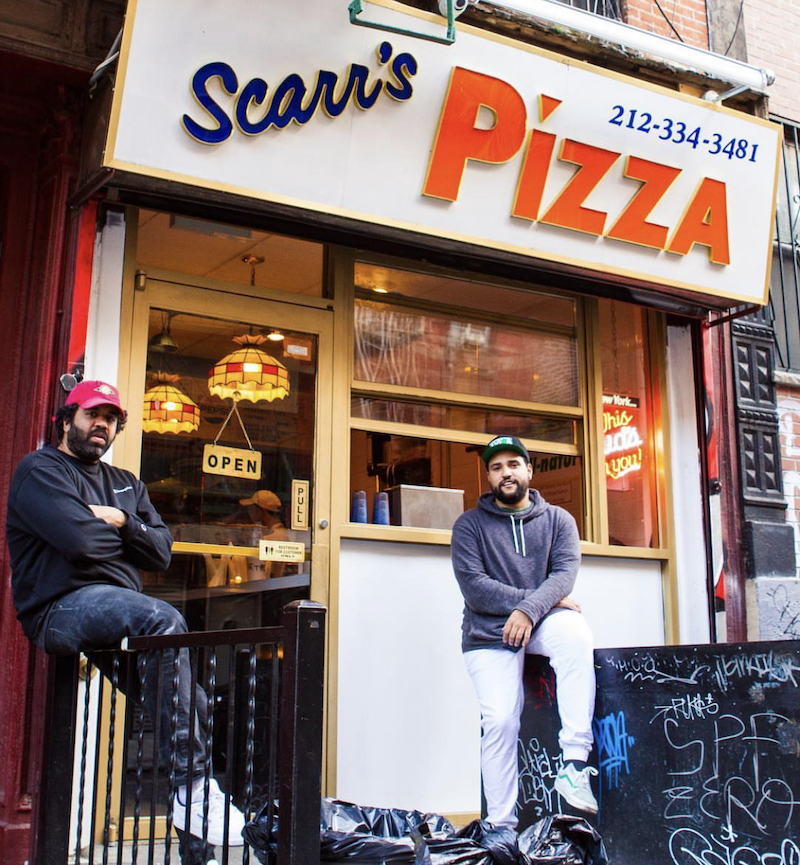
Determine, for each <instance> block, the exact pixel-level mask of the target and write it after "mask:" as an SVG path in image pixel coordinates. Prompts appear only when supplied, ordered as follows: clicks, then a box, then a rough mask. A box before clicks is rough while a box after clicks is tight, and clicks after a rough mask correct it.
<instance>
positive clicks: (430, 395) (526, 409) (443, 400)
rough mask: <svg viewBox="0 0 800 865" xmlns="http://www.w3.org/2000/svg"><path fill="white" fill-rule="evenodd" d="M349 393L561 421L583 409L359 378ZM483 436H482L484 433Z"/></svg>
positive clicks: (574, 417) (579, 414)
mask: <svg viewBox="0 0 800 865" xmlns="http://www.w3.org/2000/svg"><path fill="white" fill-rule="evenodd" d="M351 393H352V395H353V396H363V397H367V398H370V399H397V400H400V401H402V402H424V403H436V404H437V405H457V406H466V407H467V408H475V409H478V410H481V409H487V410H489V411H503V410H506V411H509V412H512V413H513V414H532V413H535V414H537V415H547V416H548V417H553V418H557V419H558V418H563V419H564V420H580V419H582V418H583V415H584V411H583V409H582V408H581V407H580V406H561V405H553V404H552V403H543V402H525V401H524V400H515V399H501V398H499V397H493V396H488V395H483V394H464V393H456V392H455V391H449V390H431V389H428V388H421V387H408V386H406V385H396V384H385V383H383V382H372V381H361V380H355V381H354V382H353V386H352V390H351ZM484 438H485V436H484Z"/></svg>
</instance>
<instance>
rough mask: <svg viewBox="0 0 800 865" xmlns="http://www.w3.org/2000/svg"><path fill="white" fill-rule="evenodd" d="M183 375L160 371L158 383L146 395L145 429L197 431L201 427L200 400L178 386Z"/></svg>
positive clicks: (146, 430)
mask: <svg viewBox="0 0 800 865" xmlns="http://www.w3.org/2000/svg"><path fill="white" fill-rule="evenodd" d="M178 381H180V376H177V375H167V374H165V373H159V374H158V376H157V377H156V383H155V384H154V385H153V387H151V388H150V390H148V391H147V392H146V393H145V395H144V406H143V409H144V412H143V416H142V430H143V431H144V432H156V433H175V434H176V435H177V434H178V433H180V432H195V431H196V430H197V428H198V427H199V426H200V409H199V408H198V407H197V403H195V401H194V400H193V399H192V398H191V397H190V396H188V395H187V394H185V393H184V392H183V391H181V390H179V389H178V388H177V387H176V382H178Z"/></svg>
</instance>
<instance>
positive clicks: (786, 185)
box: [769, 120, 800, 372]
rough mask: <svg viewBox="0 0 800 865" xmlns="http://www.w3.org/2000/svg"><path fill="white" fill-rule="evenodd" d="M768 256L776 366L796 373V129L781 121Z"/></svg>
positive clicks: (799, 279) (799, 353) (799, 202)
mask: <svg viewBox="0 0 800 865" xmlns="http://www.w3.org/2000/svg"><path fill="white" fill-rule="evenodd" d="M780 122H781V123H782V124H783V158H782V160H781V168H780V175H779V178H778V206H777V212H776V216H775V239H774V243H773V253H772V276H771V280H770V299H769V313H770V316H771V319H772V325H773V328H774V332H775V344H776V348H777V360H778V363H777V366H778V367H779V368H781V369H784V370H787V371H792V372H800V140H799V138H800V127H798V126H797V125H796V124H794V123H790V122H788V121H785V120H781V121H780Z"/></svg>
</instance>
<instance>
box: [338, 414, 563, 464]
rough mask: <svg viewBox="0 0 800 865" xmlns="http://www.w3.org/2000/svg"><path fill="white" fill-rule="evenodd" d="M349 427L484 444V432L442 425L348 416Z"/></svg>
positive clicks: (544, 444) (536, 444) (555, 450)
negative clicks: (453, 428)
mask: <svg viewBox="0 0 800 865" xmlns="http://www.w3.org/2000/svg"><path fill="white" fill-rule="evenodd" d="M350 428H351V429H358V430H363V431H364V432H377V433H386V434H391V433H394V434H401V435H408V436H413V437H416V438H429V439H434V440H436V441H445V442H455V443H457V444H472V445H481V446H483V445H485V444H486V433H470V432H460V431H455V432H453V431H452V430H448V429H444V428H443V427H434V426H420V425H418V424H410V423H396V422H394V421H385V420H369V419H367V418H360V417H353V418H350ZM520 441H522V443H523V444H524V445H525V447H527V448H528V450H531V451H537V452H538V451H544V452H545V453H551V454H563V455H565V456H580V451H579V450H578V446H577V445H565V444H558V443H556V442H548V441H542V440H540V439H520Z"/></svg>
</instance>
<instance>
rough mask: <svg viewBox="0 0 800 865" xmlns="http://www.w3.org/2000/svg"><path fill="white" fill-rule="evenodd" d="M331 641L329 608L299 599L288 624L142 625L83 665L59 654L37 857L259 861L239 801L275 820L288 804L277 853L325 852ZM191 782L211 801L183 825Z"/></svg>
mask: <svg viewBox="0 0 800 865" xmlns="http://www.w3.org/2000/svg"><path fill="white" fill-rule="evenodd" d="M324 641H325V608H324V607H322V606H321V605H319V604H314V603H312V602H310V601H295V602H293V603H292V604H289V605H288V606H287V607H285V608H284V611H283V624H282V625H281V626H280V627H272V628H254V629H246V630H228V631H214V632H206V633H192V634H175V635H164V636H157V637H136V638H133V637H132V638H130V639H129V640H128V641H127V645H124V646H123V647H121V649H120V650H118V651H113V652H93V653H92V654H91V656H90V657H89V658H88V662H84V663H85V666H84V668H83V670H81V668H80V665H79V660H78V659H77V658H75V657H68V658H58V659H54V663H52V664H51V665H50V666H51V671H50V685H51V688H50V705H49V711H48V717H47V719H46V727H47V728H48V731H49V734H48V737H47V739H46V747H45V751H46V753H45V762H44V769H43V778H42V787H41V789H42V794H41V801H40V807H39V813H38V826H37V827H36V836H37V840H36V853H35V859H34V861H35V862H36V863H37V865H62V863H63V865H66V863H67V862H68V860H69V859H70V856H71V855H72V856H73V857H74V859H73V861H74V862H76V863H78V862H82V861H83V862H88V863H89V865H94V863H95V862H96V863H100V862H102V863H103V865H106V863H109V862H116V863H117V865H122V863H148V865H150V863H153V862H155V861H158V862H159V863H161V862H163V863H164V865H169V863H170V862H171V861H172V862H177V861H180V862H182V863H183V865H205V863H207V862H208V861H210V860H215V861H217V862H219V863H220V865H226V863H229V862H230V863H234V862H235V863H242V865H247V863H249V862H255V861H256V858H255V856H254V854H253V851H252V850H251V849H250V847H249V846H248V845H247V844H246V843H245V844H244V846H241V845H242V839H241V837H240V835H241V833H240V832H238V830H236V831H235V832H232V828H234V829H235V828H236V827H235V818H236V814H235V812H234V811H233V810H232V809H235V808H236V809H239V810H240V811H241V812H243V813H244V816H245V818H250V817H252V816H253V815H254V814H255V813H256V812H259V811H263V815H262V816H263V819H264V820H265V821H266V824H267V825H269V826H272V825H274V818H275V813H274V812H275V808H276V804H277V803H279V807H280V819H279V820H278V821H277V825H278V835H277V844H276V846H275V849H274V857H275V860H276V863H277V865H301V863H302V865H306V863H310V862H318V861H319V814H320V811H319V807H320V795H321V766H322V711H323V698H322V689H323V657H324ZM79 676H82V677H83V679H84V687H83V689H81V690H82V698H81V704H80V705H78V700H77V697H76V695H77V693H78V690H79V689H78V688H77V682H78V678H79ZM76 743H77V746H76ZM187 778H188V779H194V780H195V792H194V794H193V792H192V784H186V783H185V781H186V779H187ZM215 784H217V785H218V786H219V788H220V789H221V791H222V792H223V795H224V800H223V799H222V798H221V797H218V801H219V802H222V801H225V802H226V805H225V807H224V808H223V813H224V819H223V821H222V823H221V824H220V827H221V828H219V829H218V832H217V834H218V835H219V833H220V832H221V833H222V834H221V835H219V837H217V838H216V840H215V839H214V838H213V837H212V836H210V835H209V825H210V817H211V816H212V815H211V814H210V813H209V807H208V801H209V791H210V790H211V789H212V788H213V786H214V785H215ZM179 788H180V789H181V794H182V796H183V799H182V807H184V806H185V809H186V813H187V814H188V813H191V811H192V796H193V795H194V796H195V799H196V803H195V804H196V806H197V808H198V810H199V814H196V817H198V819H196V820H194V821H193V822H192V825H191V829H192V833H191V834H190V833H189V832H188V831H181V830H180V829H177V827H175V817H176V811H175V809H176V794H177V792H178V789H179ZM197 797H200V798H199V799H198V798H197ZM173 830H174V835H173ZM234 834H235V835H236V837H235V838H234V837H233V835H234ZM212 841H213V842H214V843H212Z"/></svg>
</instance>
